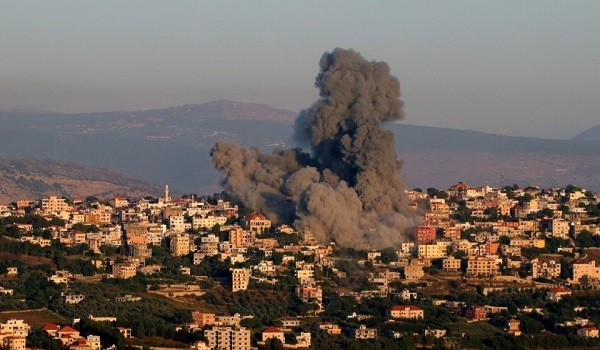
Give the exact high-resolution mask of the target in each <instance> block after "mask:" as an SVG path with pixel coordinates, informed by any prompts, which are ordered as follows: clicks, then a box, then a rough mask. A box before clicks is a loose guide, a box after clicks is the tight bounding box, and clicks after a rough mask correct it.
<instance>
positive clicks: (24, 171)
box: [0, 157, 161, 204]
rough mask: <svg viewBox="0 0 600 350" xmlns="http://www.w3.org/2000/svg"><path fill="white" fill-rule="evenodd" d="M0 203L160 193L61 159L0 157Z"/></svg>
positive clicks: (115, 173)
mask: <svg viewBox="0 0 600 350" xmlns="http://www.w3.org/2000/svg"><path fill="white" fill-rule="evenodd" d="M0 173H1V174H2V177H1V178H0V203H3V204H5V203H8V202H9V201H15V200H18V199H30V200H37V199H39V198H42V197H48V196H51V195H54V196H59V197H61V196H68V197H71V198H75V197H79V198H84V197H87V196H96V197H99V198H108V197H110V196H115V195H122V196H134V197H137V196H144V195H155V194H158V193H160V191H161V190H160V188H159V187H158V186H157V185H153V184H149V183H146V182H143V181H139V180H135V179H132V178H131V177H129V176H127V175H124V174H121V173H120V172H118V171H115V170H112V169H104V168H98V167H85V166H81V165H79V164H75V163H72V162H67V161H63V160H52V159H42V158H15V157H1V158H0Z"/></svg>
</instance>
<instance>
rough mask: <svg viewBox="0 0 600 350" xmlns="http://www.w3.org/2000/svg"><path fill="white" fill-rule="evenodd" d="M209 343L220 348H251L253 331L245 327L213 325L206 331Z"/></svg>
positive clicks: (231, 349) (214, 347) (240, 349)
mask: <svg viewBox="0 0 600 350" xmlns="http://www.w3.org/2000/svg"><path fill="white" fill-rule="evenodd" d="M204 336H205V337H206V340H207V345H208V346H209V347H210V348H212V349H219V350H250V349H251V346H250V340H251V337H252V334H251V331H250V330H249V329H246V328H244V327H240V328H231V327H213V328H212V329H207V330H205V331H204Z"/></svg>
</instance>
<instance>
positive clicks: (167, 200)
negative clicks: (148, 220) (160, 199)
mask: <svg viewBox="0 0 600 350" xmlns="http://www.w3.org/2000/svg"><path fill="white" fill-rule="evenodd" d="M170 201H171V199H170V198H169V185H168V184H165V203H169V202H170Z"/></svg>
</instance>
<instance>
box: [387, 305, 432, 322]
mask: <svg viewBox="0 0 600 350" xmlns="http://www.w3.org/2000/svg"><path fill="white" fill-rule="evenodd" d="M388 314H389V316H390V317H391V318H407V319H415V318H424V317H425V312H424V311H423V309H421V308H420V307H418V306H415V305H394V306H392V308H391V309H390V310H389V311H388Z"/></svg>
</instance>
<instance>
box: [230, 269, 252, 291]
mask: <svg viewBox="0 0 600 350" xmlns="http://www.w3.org/2000/svg"><path fill="white" fill-rule="evenodd" d="M251 274H252V270H250V269H245V268H235V269H231V282H232V284H231V290H232V291H233V292H237V291H239V290H246V289H248V283H250V276H251Z"/></svg>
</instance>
